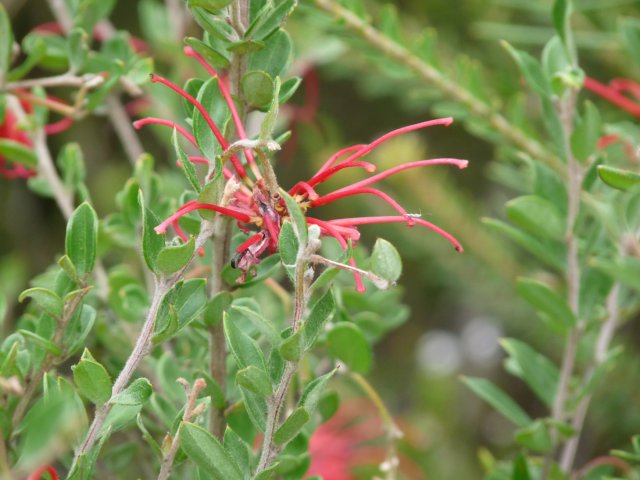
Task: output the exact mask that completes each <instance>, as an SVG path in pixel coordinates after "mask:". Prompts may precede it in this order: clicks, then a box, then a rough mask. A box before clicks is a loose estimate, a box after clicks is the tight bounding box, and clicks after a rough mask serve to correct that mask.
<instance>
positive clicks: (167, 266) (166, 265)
mask: <svg viewBox="0 0 640 480" xmlns="http://www.w3.org/2000/svg"><path fill="white" fill-rule="evenodd" d="M195 245H196V241H195V238H194V237H191V238H190V239H189V241H188V242H186V243H183V244H182V245H176V246H174V247H165V248H163V249H162V250H160V253H159V254H158V258H157V259H156V267H157V268H158V270H159V271H161V272H162V273H164V274H167V275H168V274H171V273H174V272H177V271H178V270H180V269H181V268H182V267H184V266H185V265H186V264H187V263H188V262H189V260H191V257H193V252H194V249H195Z"/></svg>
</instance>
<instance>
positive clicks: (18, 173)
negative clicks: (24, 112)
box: [0, 104, 36, 180]
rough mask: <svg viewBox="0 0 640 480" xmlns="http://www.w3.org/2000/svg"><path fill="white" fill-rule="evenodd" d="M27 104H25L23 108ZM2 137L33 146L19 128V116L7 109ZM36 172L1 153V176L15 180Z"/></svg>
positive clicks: (1, 129)
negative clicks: (11, 160)
mask: <svg viewBox="0 0 640 480" xmlns="http://www.w3.org/2000/svg"><path fill="white" fill-rule="evenodd" d="M26 107H27V105H25V104H23V108H26ZM0 138H2V139H7V140H13V141H14V142H17V143H21V144H22V145H26V146H27V147H31V140H29V137H28V136H27V134H26V133H24V132H23V131H22V130H20V129H19V128H18V118H17V117H16V116H15V115H14V114H13V112H11V110H10V109H7V110H6V112H5V115H4V122H3V123H2V124H1V125H0ZM35 174H36V172H34V171H33V170H29V169H28V168H27V167H25V166H24V165H20V164H19V163H10V162H9V160H7V159H6V158H4V157H3V156H2V155H0V176H2V177H5V178H8V179H9V180H14V179H16V178H29V177H32V176H34V175H35Z"/></svg>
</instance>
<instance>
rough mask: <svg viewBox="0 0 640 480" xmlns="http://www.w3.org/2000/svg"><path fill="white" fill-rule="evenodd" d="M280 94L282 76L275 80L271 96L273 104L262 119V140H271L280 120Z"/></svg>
mask: <svg viewBox="0 0 640 480" xmlns="http://www.w3.org/2000/svg"><path fill="white" fill-rule="evenodd" d="M279 95H280V77H276V79H275V81H274V82H273V96H272V98H271V106H270V107H269V111H268V112H267V114H266V115H265V117H264V119H263V120H262V125H260V139H261V140H269V139H270V138H271V136H272V135H273V129H274V128H275V126H276V121H277V120H278V111H279V108H280V103H279V101H278V98H279Z"/></svg>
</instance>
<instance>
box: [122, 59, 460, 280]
mask: <svg viewBox="0 0 640 480" xmlns="http://www.w3.org/2000/svg"><path fill="white" fill-rule="evenodd" d="M185 53H186V54H187V55H188V56H191V57H195V58H196V59H197V60H198V61H199V62H200V63H201V64H202V66H203V67H204V68H205V69H206V70H207V71H208V72H209V74H210V75H212V76H214V77H215V78H217V81H218V86H219V89H220V92H221V94H222V95H223V97H224V98H225V100H226V103H227V106H228V108H229V110H230V112H231V116H232V118H233V122H234V125H235V128H236V131H237V134H238V137H239V138H240V139H242V140H246V139H247V135H246V132H245V131H244V128H243V125H242V122H241V121H240V117H239V115H238V112H237V111H236V107H235V105H234V103H233V100H232V98H231V95H230V93H229V89H228V87H227V84H226V80H225V79H221V78H220V77H219V76H217V74H216V72H215V71H214V70H213V69H212V68H211V67H210V66H209V65H208V64H207V63H206V61H205V60H204V59H203V58H202V57H201V56H200V55H198V54H197V53H196V52H195V51H194V50H192V49H191V48H190V47H187V48H186V49H185ZM151 81H152V82H154V83H161V84H163V85H165V86H167V87H169V88H171V89H172V90H174V91H175V92H177V93H178V94H179V95H180V96H182V97H183V98H184V99H186V100H187V101H188V102H190V103H191V104H192V105H193V106H194V107H195V108H196V109H197V110H198V111H199V112H200V114H201V115H202V117H203V118H204V120H205V121H206V123H207V124H208V126H209V128H210V129H211V131H212V133H213V134H214V136H215V137H216V139H217V141H218V142H219V143H220V146H221V147H222V149H224V150H227V149H228V148H229V143H228V142H227V140H226V139H225V138H224V136H223V135H222V133H221V132H220V129H219V128H218V126H217V125H216V124H215V122H214V121H213V119H212V118H211V116H210V115H209V113H208V112H207V111H206V109H205V108H204V107H203V106H202V105H201V104H200V102H198V101H197V100H196V99H195V98H194V97H193V96H191V95H190V94H188V93H187V92H185V91H184V90H183V89H181V88H180V87H178V86H177V85H175V84H173V83H172V82H170V81H169V80H167V79H165V78H163V77H160V76H158V75H152V78H151ZM452 121H453V119H451V118H441V119H436V120H430V121H427V122H421V123H417V124H415V125H409V126H407V127H403V128H399V129H397V130H393V131H392V132H389V133H387V134H385V135H383V136H381V137H380V138H378V139H376V140H374V141H373V142H371V143H368V144H360V145H354V146H351V147H347V148H344V149H342V150H340V151H338V152H336V153H335V154H334V155H333V156H332V157H331V158H329V160H327V162H326V163H325V164H324V165H323V166H322V167H321V168H320V169H319V170H318V171H317V172H316V173H315V174H314V175H313V176H312V177H311V178H310V179H309V180H307V181H301V182H298V183H297V184H296V185H294V186H293V187H292V188H291V189H290V190H289V192H288V193H289V194H290V195H291V196H292V197H293V198H294V199H295V200H296V201H297V202H298V204H299V205H300V207H301V208H302V210H303V211H305V213H306V212H307V211H308V210H309V209H310V208H313V207H317V206H321V205H325V204H327V203H331V202H334V201H337V200H340V199H342V198H346V197H349V196H352V195H364V194H368V195H374V196H377V197H378V198H380V199H381V200H382V201H384V202H386V203H387V204H389V205H390V206H391V207H392V208H393V209H394V210H395V211H396V212H397V215H393V216H389V215H386V216H372V217H357V218H340V219H333V220H320V219H318V218H314V217H310V216H307V217H306V219H307V223H308V224H310V225H317V226H318V227H319V228H320V231H321V234H322V235H324V236H330V237H334V238H335V239H336V240H337V241H338V242H339V243H340V245H341V246H342V247H343V248H344V249H345V250H347V249H348V246H349V241H351V242H357V241H358V239H359V238H360V233H359V232H358V230H357V226H358V225H364V224H371V223H404V224H406V225H408V226H414V225H421V226H424V227H427V228H429V229H431V230H433V231H435V232H436V233H438V234H439V235H442V236H443V237H444V238H446V239H447V240H449V241H450V242H451V243H452V244H453V245H454V247H455V248H456V250H458V251H460V252H461V251H462V246H461V245H460V243H459V242H458V241H457V240H456V239H455V238H454V237H453V236H452V235H450V234H449V233H447V232H446V231H444V230H442V229H441V228H439V227H437V226H436V225H434V224H432V223H430V222H427V221H426V220H423V219H421V218H419V216H416V215H412V214H409V213H408V212H407V211H406V210H405V209H404V208H403V207H402V206H401V205H399V204H398V203H397V202H396V201H395V200H394V199H392V198H391V197H389V196H388V195H387V194H386V193H384V192H382V191H381V190H378V189H376V188H373V187H372V185H373V184H374V183H377V182H378V181H380V180H383V179H384V178H386V177H389V176H391V175H394V174H396V173H399V172H401V171H404V170H408V169H412V168H417V167H423V166H429V165H443V164H446V165H455V166H457V167H458V168H465V167H466V166H467V163H468V162H467V161H466V160H459V159H455V158H437V159H432V160H420V161H414V162H407V163H403V164H400V165H397V166H395V167H393V168H390V169H388V170H386V171H383V172H381V173H378V174H375V175H372V176H370V177H368V178H365V179H363V180H360V181H358V182H355V183H352V184H351V185H347V186H345V187H343V188H340V189H338V190H335V191H333V192H330V193H327V194H324V195H320V194H318V193H317V192H316V190H315V188H316V187H317V186H318V185H320V184H321V183H323V182H325V181H326V180H328V179H329V178H331V177H333V176H334V175H335V174H337V173H338V172H340V171H341V170H343V169H346V168H363V169H364V170H365V171H366V172H367V173H373V172H375V170H376V168H377V167H376V166H375V165H373V164H372V163H369V162H366V161H363V160H362V158H363V157H364V156H365V155H367V154H368V153H369V152H371V151H372V150H373V149H374V148H376V147H377V146H378V145H380V144H381V143H383V142H385V141H386V140H388V139H390V138H393V137H395V136H397V135H401V134H403V133H405V132H410V131H414V130H418V129H422V128H426V127H430V126H434V125H445V126H446V125H450V124H451V122H452ZM146 124H158V125H165V126H169V127H173V128H175V129H176V130H177V131H178V132H179V133H180V134H181V135H182V136H183V137H184V138H186V139H187V140H188V141H189V142H190V143H192V144H193V145H194V146H195V147H196V148H197V144H196V140H195V138H194V137H193V135H192V134H191V133H189V131H187V130H186V129H185V128H183V127H182V126H180V125H178V124H176V123H174V122H171V121H168V120H163V119H159V118H144V119H142V120H138V121H136V122H134V126H135V127H136V128H140V127H141V126H143V125H146ZM244 156H245V158H246V166H247V167H248V170H247V169H246V168H245V164H243V163H242V161H241V160H240V158H239V157H238V156H237V155H235V154H233V155H230V157H229V160H230V162H231V164H232V167H233V169H232V170H231V169H228V168H226V167H224V171H223V174H224V176H225V178H227V179H234V180H235V181H237V182H238V184H239V185H238V187H237V188H236V190H235V192H234V193H233V195H232V198H231V199H230V201H229V202H228V203H227V204H225V205H214V204H208V203H207V204H205V203H198V202H197V201H191V202H187V203H186V204H184V205H183V206H182V207H180V208H179V209H178V211H177V212H176V213H174V214H173V215H171V216H170V217H169V218H167V219H166V220H165V221H164V222H162V223H161V224H160V225H158V226H157V227H156V232H158V233H159V234H164V233H166V230H167V227H168V226H169V225H172V226H173V227H174V229H175V230H176V232H177V234H178V235H179V236H180V237H181V238H182V239H183V240H184V239H186V235H185V234H184V233H183V232H182V230H181V229H180V226H179V224H178V220H179V219H180V217H182V216H184V215H186V214H187V213H189V212H192V211H194V210H212V211H216V212H218V213H221V214H222V215H226V216H228V217H231V218H233V219H235V220H236V221H237V222H238V225H239V226H240V228H241V229H243V230H244V231H245V232H246V233H247V234H249V233H251V236H249V238H248V239H247V241H245V242H244V243H243V244H242V245H240V246H239V247H238V248H237V252H236V253H237V254H236V257H235V259H234V262H233V264H234V266H236V267H237V268H240V269H241V270H242V271H243V272H244V273H246V272H247V271H249V269H251V268H252V267H253V266H254V265H256V264H257V263H259V261H260V256H261V255H262V254H263V253H264V252H265V251H266V250H269V252H271V253H273V252H275V251H276V250H277V248H278V235H279V233H280V226H281V225H282V222H283V220H284V219H285V218H286V217H288V212H287V208H286V206H285V202H284V200H283V199H282V198H281V196H280V195H279V194H278V192H270V191H268V189H267V185H266V184H265V181H264V180H263V176H262V174H263V173H264V172H261V171H260V169H259V168H258V165H257V164H256V161H255V158H254V155H253V151H252V150H251V149H249V148H245V149H244ZM190 160H191V161H192V162H194V163H209V160H208V159H206V158H203V157H190ZM249 172H251V174H252V176H253V178H252V177H251V175H250V174H249ZM350 264H351V265H352V266H353V267H355V263H354V261H353V259H351V260H350ZM354 277H355V281H356V286H357V290H358V291H363V290H364V285H363V284H362V280H361V278H360V275H359V274H358V273H357V272H355V273H354Z"/></svg>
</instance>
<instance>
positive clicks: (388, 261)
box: [371, 238, 402, 283]
mask: <svg viewBox="0 0 640 480" xmlns="http://www.w3.org/2000/svg"><path fill="white" fill-rule="evenodd" d="M371 270H372V271H373V273H375V274H376V275H378V276H379V277H381V278H384V279H385V280H388V281H389V282H391V283H395V282H396V280H398V278H400V274H401V273H402V259H401V258H400V254H399V253H398V250H396V248H395V247H394V246H393V245H392V244H391V243H390V242H388V241H386V240H384V239H383V238H379V239H377V240H376V243H375V245H374V246H373V253H372V254H371Z"/></svg>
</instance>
